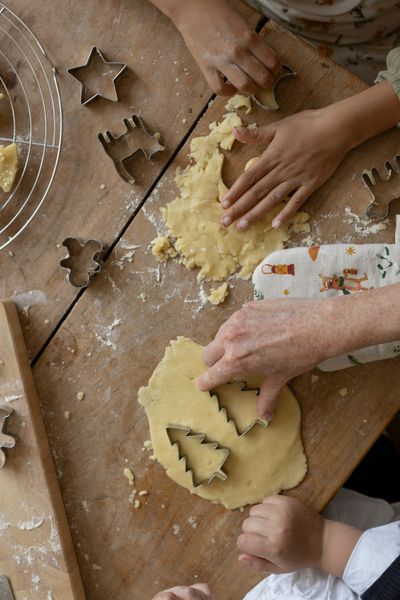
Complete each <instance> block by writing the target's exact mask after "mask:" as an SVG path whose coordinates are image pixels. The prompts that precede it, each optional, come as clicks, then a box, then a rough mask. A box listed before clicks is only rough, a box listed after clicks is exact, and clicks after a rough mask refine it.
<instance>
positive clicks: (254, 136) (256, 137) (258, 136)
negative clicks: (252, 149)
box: [233, 124, 276, 144]
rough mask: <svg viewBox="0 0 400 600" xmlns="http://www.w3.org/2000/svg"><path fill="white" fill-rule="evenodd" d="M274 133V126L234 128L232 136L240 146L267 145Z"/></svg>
mask: <svg viewBox="0 0 400 600" xmlns="http://www.w3.org/2000/svg"><path fill="white" fill-rule="evenodd" d="M275 131H276V129H275V125H274V124H271V125H266V126H265V127H234V128H233V135H234V136H235V138H236V139H237V140H238V141H239V142H241V143H242V144H269V143H270V142H271V141H272V139H273V137H274V135H275Z"/></svg>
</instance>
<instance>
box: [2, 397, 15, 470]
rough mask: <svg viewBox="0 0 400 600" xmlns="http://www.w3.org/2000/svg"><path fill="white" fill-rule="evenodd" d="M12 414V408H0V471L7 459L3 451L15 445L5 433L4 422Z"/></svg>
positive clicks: (13, 440) (11, 438)
mask: <svg viewBox="0 0 400 600" xmlns="http://www.w3.org/2000/svg"><path fill="white" fill-rule="evenodd" d="M13 412H14V411H13V409H12V408H6V407H4V406H0V469H2V468H3V467H4V465H5V464H6V459H7V457H6V454H5V452H4V449H10V448H14V446H15V444H16V442H15V438H14V437H13V436H12V435H9V434H7V433H5V424H6V421H7V419H8V418H9V417H10V416H11V414H12V413H13Z"/></svg>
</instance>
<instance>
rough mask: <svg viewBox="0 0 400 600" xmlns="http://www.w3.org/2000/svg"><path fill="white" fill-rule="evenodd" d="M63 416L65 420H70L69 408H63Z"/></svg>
mask: <svg viewBox="0 0 400 600" xmlns="http://www.w3.org/2000/svg"><path fill="white" fill-rule="evenodd" d="M64 418H65V419H67V421H69V420H70V418H71V412H70V411H69V410H64Z"/></svg>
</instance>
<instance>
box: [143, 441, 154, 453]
mask: <svg viewBox="0 0 400 600" xmlns="http://www.w3.org/2000/svg"><path fill="white" fill-rule="evenodd" d="M143 446H144V447H145V448H146V450H148V451H149V452H150V450H153V442H152V441H151V440H145V442H144V444H143Z"/></svg>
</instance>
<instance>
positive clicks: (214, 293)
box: [208, 282, 229, 306]
mask: <svg viewBox="0 0 400 600" xmlns="http://www.w3.org/2000/svg"><path fill="white" fill-rule="evenodd" d="M228 294H229V286H228V284H227V283H226V282H225V283H223V284H222V285H220V286H219V287H217V288H213V289H212V290H211V293H210V294H209V295H208V301H209V302H210V303H211V304H214V306H216V305H217V304H222V302H224V300H225V298H226V297H227V296H228Z"/></svg>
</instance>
